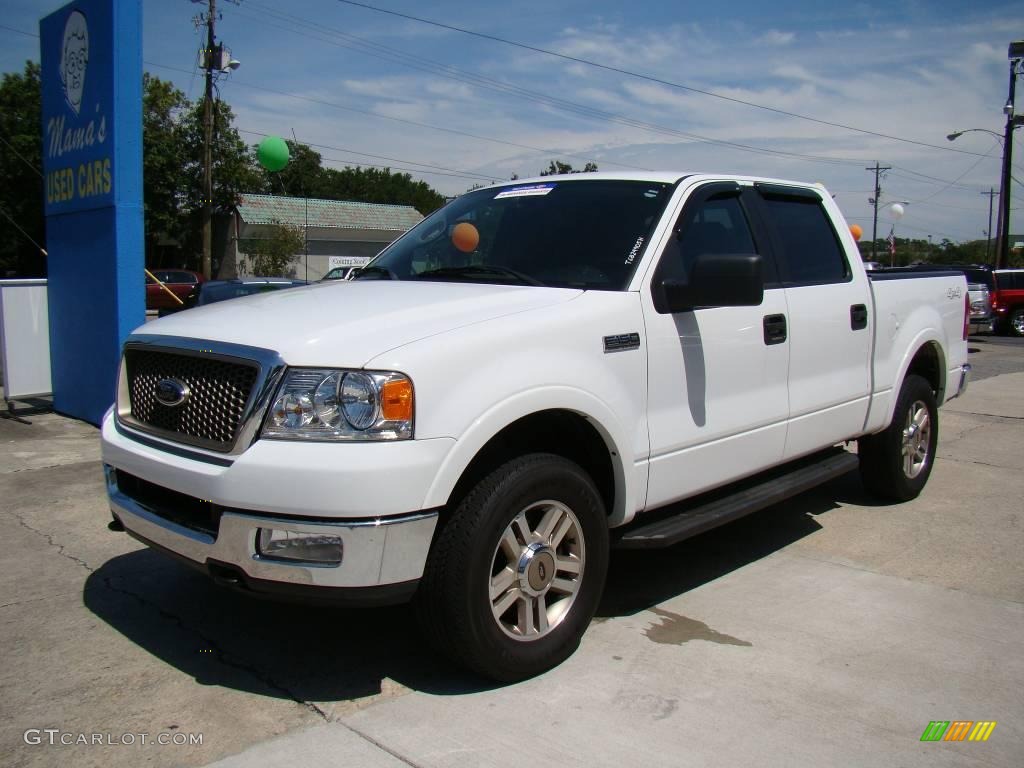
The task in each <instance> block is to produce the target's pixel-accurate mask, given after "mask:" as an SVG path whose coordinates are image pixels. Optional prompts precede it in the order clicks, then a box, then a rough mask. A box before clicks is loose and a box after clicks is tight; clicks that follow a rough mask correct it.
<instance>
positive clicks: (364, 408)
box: [261, 368, 413, 440]
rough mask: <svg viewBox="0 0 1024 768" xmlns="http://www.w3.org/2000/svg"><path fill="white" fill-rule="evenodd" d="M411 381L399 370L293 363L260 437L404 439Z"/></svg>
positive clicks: (407, 432) (408, 429)
mask: <svg viewBox="0 0 1024 768" xmlns="http://www.w3.org/2000/svg"><path fill="white" fill-rule="evenodd" d="M412 419H413V391H412V382H411V381H410V380H409V378H408V377H407V376H404V375H402V374H401V373H391V372H386V371H339V370H334V369H330V368H292V369H289V371H288V374H287V375H286V376H285V378H284V381H283V382H281V385H280V386H279V387H278V389H277V393H276V394H275V396H274V402H273V405H271V407H270V411H269V413H267V418H266V420H265V421H264V423H263V432H262V433H261V436H262V437H270V438H276V439H279V440H408V439H410V438H412V433H413V429H412V427H413V425H412Z"/></svg>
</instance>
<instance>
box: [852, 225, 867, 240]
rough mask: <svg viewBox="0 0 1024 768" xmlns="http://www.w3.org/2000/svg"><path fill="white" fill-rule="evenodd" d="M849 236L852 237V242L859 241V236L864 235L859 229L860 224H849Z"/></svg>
mask: <svg viewBox="0 0 1024 768" xmlns="http://www.w3.org/2000/svg"><path fill="white" fill-rule="evenodd" d="M850 234H851V235H853V239H854V240H860V236H861V235H863V234H864V230H863V229H861V228H860V224H851V225H850Z"/></svg>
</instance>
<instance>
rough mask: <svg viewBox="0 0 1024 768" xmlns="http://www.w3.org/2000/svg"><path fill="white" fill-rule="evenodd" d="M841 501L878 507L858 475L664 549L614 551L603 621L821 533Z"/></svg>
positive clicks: (601, 613)
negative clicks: (821, 519) (824, 517)
mask: <svg viewBox="0 0 1024 768" xmlns="http://www.w3.org/2000/svg"><path fill="white" fill-rule="evenodd" d="M838 502H843V503H847V504H855V505H858V506H875V505H877V504H878V502H877V501H875V500H873V499H872V498H871V497H869V496H868V495H867V493H866V492H865V491H864V488H863V486H862V485H861V482H860V478H859V476H858V475H857V473H856V472H851V473H849V474H847V475H844V476H843V477H839V478H837V479H835V480H833V481H831V482H829V483H825V484H824V485H822V486H820V487H818V488H815V489H813V490H811V491H808V492H806V493H803V494H801V495H799V496H796V497H794V498H792V499H789V500H788V501H785V502H782V503H780V504H776V505H774V506H771V507H768V508H767V509H764V510H761V511H760V512H756V513H754V514H752V515H749V516H747V517H744V518H741V519H739V520H736V521H735V522H732V523H728V524H727V525H724V526H722V527H720V528H715V529H713V530H710V531H708V532H706V533H703V534H701V535H699V536H695V537H694V538H692V539H687V540H686V541H682V542H680V543H679V544H676V545H674V546H671V547H667V548H665V549H646V550H644V549H640V550H636V549H633V550H614V551H613V552H612V557H611V562H610V565H609V569H608V581H607V583H606V585H605V590H604V597H603V598H602V600H601V605H600V606H599V607H598V611H597V615H598V617H600V618H613V617H615V616H629V615H633V614H636V613H640V612H642V611H646V610H650V609H651V608H653V607H655V606H657V605H659V604H661V603H663V602H665V601H666V600H669V599H671V598H673V597H676V596H678V595H682V594H685V593H686V592H689V591H690V590H691V589H695V588H697V587H700V586H702V585H703V584H707V583H708V582H711V581H714V580H715V579H718V578H721V577H722V576H725V575H726V574H728V573H730V572H732V571H734V570H736V569H738V568H742V567H743V566H745V565H749V564H750V563H753V562H756V561H757V560H760V559H761V558H763V557H766V556H768V555H770V554H772V553H773V552H777V551H779V550H781V549H784V548H785V547H787V546H788V545H790V544H792V543H793V542H795V541H798V540H800V539H802V538H804V537H805V536H809V535H811V534H813V533H815V532H816V531H819V530H821V528H822V526H821V525H820V524H819V523H818V521H817V518H818V517H820V516H821V515H825V514H828V513H829V512H832V511H834V510H837V509H840V508H841V507H840V505H839V503H838Z"/></svg>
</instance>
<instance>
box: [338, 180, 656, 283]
mask: <svg viewBox="0 0 1024 768" xmlns="http://www.w3.org/2000/svg"><path fill="white" fill-rule="evenodd" d="M671 191H672V188H671V185H669V184H661V183H653V182H639V181H608V180H586V179H579V180H575V179H574V180H571V181H552V182H548V183H539V184H524V185H511V186H506V187H502V188H490V189H481V190H477V191H475V192H470V193H469V194H466V195H463V196H462V197H460V198H459V199H457V200H455V201H453V202H452V203H450V204H449V205H447V206H445V207H444V208H442V209H441V210H439V211H437V212H436V213H434V214H432V215H431V216H429V217H428V218H426V219H424V220H423V221H422V222H421V223H420V224H418V225H417V226H416V227H414V228H413V229H412V230H411V231H410V232H409V233H408V234H406V235H405V236H404V237H402V238H401V239H400V240H398V241H397V242H396V243H395V244H394V245H392V246H391V247H390V248H388V249H387V250H386V251H384V253H382V254H381V255H380V256H378V257H377V258H376V259H375V260H374V261H373V262H372V263H371V264H370V265H369V267H368V268H365V269H363V270H361V271H360V272H359V273H358V276H357V277H356V279H357V280H360V279H376V278H380V277H382V276H387V277H390V278H391V279H398V280H453V281H461V282H487V283H509V284H517V283H518V284H533V285H536V284H541V285H548V286H555V287H571V288H588V289H604V290H616V291H620V290H624V289H625V287H626V285H627V284H628V282H629V279H630V277H631V276H632V275H633V271H634V270H635V269H636V266H637V264H638V263H639V262H640V255H641V254H642V253H643V249H644V247H645V246H646V245H647V243H648V241H649V239H650V236H651V231H652V230H653V229H654V225H655V224H656V223H657V222H658V219H659V218H660V217H661V214H662V211H663V209H664V207H665V204H666V202H667V201H668V198H669V195H670V194H671Z"/></svg>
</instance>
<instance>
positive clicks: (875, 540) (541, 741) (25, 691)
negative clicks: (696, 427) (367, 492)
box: [0, 360, 1024, 768]
mask: <svg viewBox="0 0 1024 768" xmlns="http://www.w3.org/2000/svg"><path fill="white" fill-rule="evenodd" d="M974 362H975V361H974V360H972V363H974ZM976 364H977V363H976ZM30 418H31V420H32V421H33V424H32V425H31V426H26V425H21V424H17V423H15V422H10V421H3V420H0V521H2V522H4V523H6V533H7V536H6V537H5V538H6V543H7V544H8V546H7V547H5V548H4V550H3V554H2V555H0V557H2V559H3V565H4V567H3V568H2V569H0V690H2V695H0V755H2V756H3V762H4V764H6V765H14V766H36V765H52V764H54V763H57V762H68V763H70V764H73V765H76V766H78V765H97V766H99V765H103V766H121V765H126V766H127V765H133V766H134V765H137V764H146V765H153V766H164V765H190V766H192V765H196V766H197V765H205V764H210V763H212V764H213V765H218V766H257V767H259V766H285V765H287V766H288V767H289V768H292V766H295V765H338V766H342V765H343V766H346V768H349V767H351V766H364V765H365V766H396V765H415V766H492V765H493V766H502V765H509V766H513V765H514V766H516V767H517V768H519V766H521V765H522V764H523V763H524V762H543V763H549V762H551V763H562V764H566V765H641V764H647V765H653V766H662V765H664V766H670V765H671V766H678V765H708V764H714V765H741V764H742V765H768V766H772V765H780V766H782V765H786V766H792V765H808V766H810V765H814V766H817V765H885V766H889V765H901V766H904V765H905V766H915V765H922V766H924V765H928V766H932V765H940V766H941V765H967V766H975V765H976V766H1007V767H1008V768H1009V767H1010V766H1014V767H1016V766H1019V765H1021V764H1022V763H1024V722H1021V719H1020V716H1021V714H1024V694H1022V693H1021V691H1022V690H1024V653H1022V651H1024V559H1022V558H1021V556H1020V553H1021V551H1022V545H1024V532H1022V526H1021V517H1022V515H1024V501H1022V500H1024V472H1022V471H1021V470H1024V458H1022V455H1021V450H1020V446H1021V438H1022V436H1024V432H1022V426H1024V373H997V374H995V375H992V376H990V377H987V378H985V377H982V380H981V381H978V382H977V383H975V384H974V385H972V388H971V390H970V391H969V392H968V393H967V395H966V396H965V397H964V398H963V399H961V400H960V401H956V402H954V403H953V404H951V405H950V406H948V407H946V408H944V409H943V410H942V412H941V425H942V426H941V430H940V446H939V454H938V460H937V462H936V466H935V470H934V472H933V475H932V478H931V481H930V483H929V485H928V487H927V488H926V490H925V492H924V494H922V496H921V497H920V498H919V499H917V500H915V501H913V502H910V503H908V504H902V505H878V504H876V503H875V502H873V501H872V500H871V499H870V498H868V497H867V496H866V495H865V494H864V492H863V490H862V489H861V487H860V484H859V481H858V479H857V477H856V476H855V475H851V476H847V477H845V478H841V479H840V480H838V481H836V482H833V483H831V484H829V485H827V486H823V487H822V488H819V489H817V490H816V491H814V492H811V493H808V494H805V495H804V496H801V497H799V498H798V499H795V500H793V501H791V502H789V503H787V504H785V505H780V506H779V507H775V508H772V509H769V510H765V511H764V512H762V513H759V514H757V515H754V516H751V517H749V518H746V519H744V520H742V521H739V522H737V523H735V524H732V525H730V526H726V527H725V528H722V529H719V530H717V531H713V532H711V533H708V534H705V535H704V536H701V537H698V538H696V539H692V540H690V541H688V542H684V543H683V544H681V545H679V546H677V547H674V548H672V549H669V550H665V551H657V552H618V553H615V555H614V556H613V558H612V570H611V573H610V575H609V584H608V589H607V591H606V595H605V598H604V600H603V602H602V606H601V609H600V616H599V619H598V620H597V621H596V622H595V624H594V625H593V627H591V629H590V630H589V631H588V633H587V635H586V636H585V637H584V640H583V644H582V646H581V648H580V650H579V651H578V652H577V653H576V654H575V655H574V656H573V657H572V658H571V659H569V661H567V662H566V663H565V664H563V665H562V666H561V667H559V668H557V669H555V670H553V671H551V672H550V673H548V674H546V675H543V676H542V677H540V678H537V679H535V680H530V681H527V682H524V683H521V684H518V685H514V686H493V685H491V684H489V683H487V682H485V681H481V680H478V679H475V678H472V677H470V676H468V675H465V674H464V673H462V672H461V671H459V670H457V669H453V668H451V667H450V666H448V665H446V664H445V663H443V662H442V661H440V660H439V659H437V658H435V657H434V656H433V655H432V654H430V653H429V652H427V651H425V650H424V649H423V648H422V645H421V643H420V641H419V638H418V636H417V634H416V630H415V627H414V625H413V624H412V616H411V612H410V611H408V610H407V609H405V608H401V607H399V608H394V609H387V610H377V611H370V610H365V611H351V610H346V611H341V610H324V609H315V608H307V607H302V606H289V605H278V604H275V603H269V602H260V601H254V600H247V599H240V598H238V597H236V596H235V595H233V594H230V593H225V592H222V591H220V590H218V589H215V588H214V587H213V586H212V585H211V584H210V583H209V582H208V581H207V580H206V579H205V578H203V577H202V576H200V575H198V574H195V573H193V572H191V571H189V570H187V569H185V568H183V567H181V566H179V565H178V564H176V563H174V562H170V561H167V560H165V559H163V558H162V557H160V556H158V555H157V554H155V553H152V552H149V551H148V550H145V549H141V548H140V547H139V546H138V545H137V544H136V543H135V542H134V541H133V540H131V539H129V538H128V537H126V536H124V535H123V534H120V535H119V534H113V533H110V532H108V531H107V530H106V528H105V523H106V520H107V519H109V513H108V511H107V509H106V505H105V501H104V498H103V494H102V478H101V476H100V470H99V465H98V461H97V459H98V449H97V445H96V433H95V430H94V429H93V428H92V427H89V426H87V425H83V424H81V423H79V422H74V421H70V420H67V419H62V418H60V417H57V416H33V417H30ZM931 720H995V721H997V722H998V725H997V726H996V728H995V730H994V731H993V733H992V736H991V738H990V739H989V741H987V742H985V743H947V742H940V743H922V742H920V737H921V734H922V732H923V731H924V729H925V727H926V726H927V724H928V722H929V721H931ZM29 728H35V729H44V728H57V729H59V730H60V731H61V732H62V733H68V734H78V733H83V732H84V733H94V732H100V733H103V734H108V735H109V734H111V733H113V734H118V735H123V734H125V733H128V732H132V733H147V734H150V735H153V736H155V735H156V734H160V733H164V734H174V733H183V734H202V737H203V743H202V745H192V746H175V745H168V746H149V745H147V746H145V747H143V746H142V745H140V744H138V743H136V744H134V745H124V744H115V745H72V746H50V745H48V744H45V743H43V744H38V745H34V744H26V743H25V737H24V733H25V731H26V729H29ZM218 761H219V762H218Z"/></svg>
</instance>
